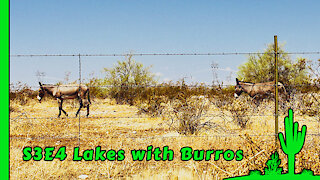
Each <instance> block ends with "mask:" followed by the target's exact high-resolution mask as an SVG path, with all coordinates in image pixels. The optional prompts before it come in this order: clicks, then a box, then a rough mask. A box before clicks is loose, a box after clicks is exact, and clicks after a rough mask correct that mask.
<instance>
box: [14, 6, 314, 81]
mask: <svg viewBox="0 0 320 180" xmlns="http://www.w3.org/2000/svg"><path fill="white" fill-rule="evenodd" d="M319 7H320V1H318V0H304V1H296V0H268V1H267V0H265V1H262V0H210V1H209V0H208V1H205V0H193V1H191V0H185V1H182V0H161V1H155V0H135V1H132V0H95V1H88V0H67V1H66V0H28V1H26V0H11V1H10V54H11V55H18V54H125V53H222V52H263V51H264V50H265V49H266V47H267V44H270V43H273V37H274V35H277V36H278V41H279V44H282V45H283V46H284V49H285V51H287V52H304V51H307V52H311V51H312V52H313V51H320V35H319V32H320V11H319ZM297 57H306V58H308V59H310V60H314V61H315V60H317V59H320V55H319V54H317V55H297V56H292V59H293V60H294V59H296V58H297ZM134 59H135V60H136V61H138V62H141V63H143V64H144V65H145V66H152V68H151V71H152V72H153V73H155V74H156V75H157V76H158V78H159V81H160V82H163V81H169V80H172V81H177V80H179V79H181V78H185V79H186V80H187V82H204V83H207V84H210V83H211V82H212V80H213V73H212V68H211V64H212V63H216V64H218V66H219V70H218V79H219V81H223V82H224V83H225V84H234V83H235V78H236V77H237V70H238V67H239V66H240V65H241V64H243V63H245V62H246V60H247V59H248V56H247V55H228V56H226V55H225V56H136V57H134ZM119 60H120V61H122V60H124V57H81V77H82V78H83V79H85V80H88V79H89V78H91V77H100V78H101V77H103V73H102V70H103V68H111V67H113V66H114V64H115V63H116V62H117V61H119ZM78 65H79V64H78V57H11V58H10V82H11V83H16V82H18V81H20V82H22V83H26V84H28V85H30V86H37V85H38V81H39V80H40V81H42V82H43V83H57V82H59V81H66V79H65V77H66V74H70V75H69V81H75V80H77V79H78V78H79V67H78ZM37 72H41V73H44V74H45V76H44V77H41V78H40V79H39V76H37Z"/></svg>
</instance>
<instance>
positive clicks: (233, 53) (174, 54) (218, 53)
mask: <svg viewBox="0 0 320 180" xmlns="http://www.w3.org/2000/svg"><path fill="white" fill-rule="evenodd" d="M259 54H271V55H273V54H275V53H265V52H212V53H210V52H209V53H132V54H131V53H125V54H12V55H10V57H48V56H66V57H67V56H70V57H74V56H87V57H88V56H114V57H116V56H225V55H259ZM278 54H292V55H293V54H297V55H298V54H320V51H312V52H283V53H281V52H278Z"/></svg>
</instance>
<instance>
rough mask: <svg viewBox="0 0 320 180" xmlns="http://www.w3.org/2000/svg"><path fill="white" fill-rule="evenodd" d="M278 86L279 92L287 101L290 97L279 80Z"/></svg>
mask: <svg viewBox="0 0 320 180" xmlns="http://www.w3.org/2000/svg"><path fill="white" fill-rule="evenodd" d="M278 87H279V90H280V92H281V93H282V94H283V95H284V96H285V98H286V100H287V101H289V99H290V97H289V94H288V92H287V90H286V88H285V87H284V85H283V84H282V83H281V82H279V84H278Z"/></svg>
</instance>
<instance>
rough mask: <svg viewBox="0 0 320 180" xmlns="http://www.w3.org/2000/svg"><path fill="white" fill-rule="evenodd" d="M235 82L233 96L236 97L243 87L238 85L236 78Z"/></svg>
mask: <svg viewBox="0 0 320 180" xmlns="http://www.w3.org/2000/svg"><path fill="white" fill-rule="evenodd" d="M236 82H237V84H236V86H235V88H234V97H235V98H238V97H239V96H240V95H241V93H242V92H243V87H242V86H241V85H240V83H239V80H238V78H236Z"/></svg>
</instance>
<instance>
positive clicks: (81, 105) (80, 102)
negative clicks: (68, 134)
mask: <svg viewBox="0 0 320 180" xmlns="http://www.w3.org/2000/svg"><path fill="white" fill-rule="evenodd" d="M79 104H80V107H79V109H78V111H77V113H76V117H77V116H78V114H79V112H80V110H81V108H82V107H83V103H82V99H81V98H80V99H79Z"/></svg>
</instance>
